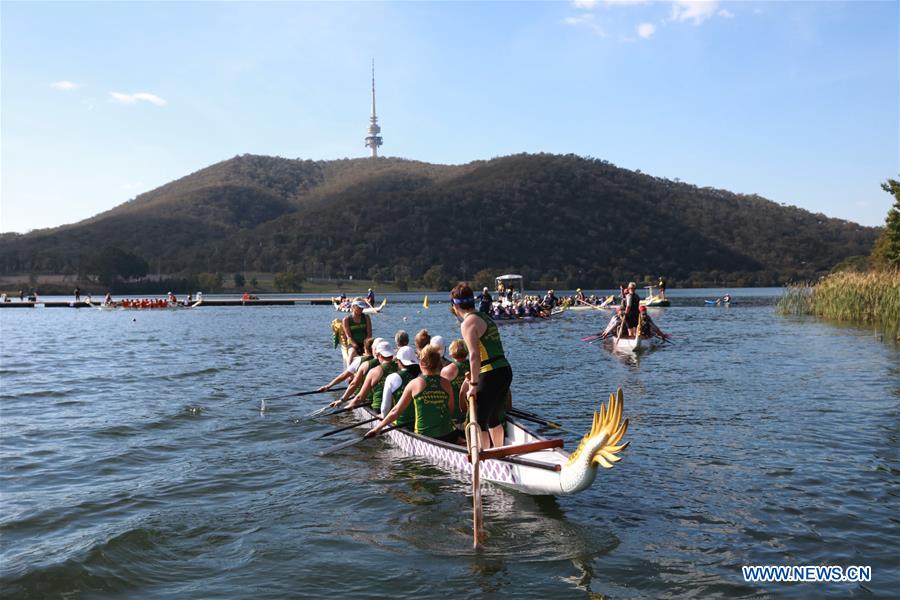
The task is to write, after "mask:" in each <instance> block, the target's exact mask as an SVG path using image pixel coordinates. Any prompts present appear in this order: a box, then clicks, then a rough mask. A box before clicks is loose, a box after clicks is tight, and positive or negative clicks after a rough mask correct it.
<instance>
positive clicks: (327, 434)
mask: <svg viewBox="0 0 900 600" xmlns="http://www.w3.org/2000/svg"><path fill="white" fill-rule="evenodd" d="M378 419H379V417H372V418H371V419H366V420H365V421H360V422H359V423H353V424H352V425H347V426H346V427H338V428H337V429H332V430H331V431H326V432H325V433H322V434H319V435H314V436H312V437H308V438H306V439H303V440H300V441H301V442H312V441H315V440H321V439H322V438H327V437H329V436H332V435H334V434H336V433H340V432H342V431H347V430H348V429H353V428H355V427H359V426H361V425H366V424H368V423H371V422H372V421H377V420H378Z"/></svg>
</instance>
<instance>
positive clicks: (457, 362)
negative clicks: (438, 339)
mask: <svg viewBox="0 0 900 600" xmlns="http://www.w3.org/2000/svg"><path fill="white" fill-rule="evenodd" d="M450 357H451V358H452V359H453V362H451V363H450V364H449V365H447V366H446V367H444V368H443V369H441V377H443V378H444V379H447V380H448V381H449V382H450V386H451V387H452V388H453V420H454V421H456V422H457V423H463V422H464V421H465V420H466V411H465V409H464V408H463V407H464V406H465V398H462V397H461V396H460V393H459V392H460V390H461V389H462V386H463V382H464V381H465V380H466V375H468V374H469V351H468V350H466V343H465V342H464V341H462V340H453V341H452V342H451V343H450Z"/></svg>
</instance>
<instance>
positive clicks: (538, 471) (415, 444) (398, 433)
mask: <svg viewBox="0 0 900 600" xmlns="http://www.w3.org/2000/svg"><path fill="white" fill-rule="evenodd" d="M353 414H354V416H355V417H357V418H359V419H362V420H365V419H371V418H372V417H373V416H376V413H375V412H374V411H372V410H371V409H368V408H357V409H355V410H354V411H353ZM374 425H375V423H374V422H373V423H370V424H367V425H366V427H367V428H372V427H374ZM460 435H462V434H460ZM382 437H386V438H387V439H388V441H390V443H391V444H393V445H394V446H396V447H397V448H399V449H400V450H402V451H403V452H404V453H406V454H408V455H410V456H419V457H422V458H425V459H428V460H429V461H431V462H434V463H435V464H438V465H440V466H442V467H445V468H447V469H449V470H451V471H453V472H454V473H457V474H461V475H463V476H465V477H471V475H472V465H471V464H470V463H469V458H468V454H467V452H466V448H465V446H459V445H456V444H448V443H446V442H441V441H439V440H435V439H432V438H428V437H425V436H421V435H418V434H416V433H413V432H411V431H407V430H402V429H393V430H391V431H387V432H385V433H383V434H382ZM544 439H547V438H544V437H541V436H539V435H538V434H536V433H534V432H532V431H530V430H528V429H527V428H526V427H525V426H524V425H522V424H521V423H519V422H518V421H517V420H515V419H513V418H508V419H507V422H506V441H505V443H506V444H522V443H526V442H535V441H538V440H544ZM568 460H569V453H568V452H565V451H564V450H561V449H558V448H554V449H550V450H541V451H539V452H531V453H529V454H525V455H521V456H518V457H511V458H505V459H491V460H485V461H482V462H481V472H480V474H481V479H482V480H485V481H490V482H491V483H494V484H497V485H500V486H503V487H506V488H510V489H513V490H516V491H519V492H523V493H525V494H532V495H539V496H545V495H553V496H560V495H567V494H568V493H571V492H566V491H565V490H564V487H563V484H562V476H561V473H562V467H563V465H565V464H566V462H567V461H568ZM594 475H596V472H595V470H592V473H591V474H590V479H591V482H592V481H593V478H594ZM585 483H586V484H587V485H589V484H590V482H585ZM578 489H583V487H579V488H578ZM573 491H577V490H573Z"/></svg>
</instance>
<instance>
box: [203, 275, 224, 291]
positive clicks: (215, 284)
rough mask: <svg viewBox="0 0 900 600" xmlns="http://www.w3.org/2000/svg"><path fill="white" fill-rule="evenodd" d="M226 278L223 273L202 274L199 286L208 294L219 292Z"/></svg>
mask: <svg viewBox="0 0 900 600" xmlns="http://www.w3.org/2000/svg"><path fill="white" fill-rule="evenodd" d="M223 283H224V278H223V277H222V274H221V273H200V275H198V276H197V285H199V286H200V288H201V289H203V290H206V291H208V292H218V291H220V290H221V289H222V284H223Z"/></svg>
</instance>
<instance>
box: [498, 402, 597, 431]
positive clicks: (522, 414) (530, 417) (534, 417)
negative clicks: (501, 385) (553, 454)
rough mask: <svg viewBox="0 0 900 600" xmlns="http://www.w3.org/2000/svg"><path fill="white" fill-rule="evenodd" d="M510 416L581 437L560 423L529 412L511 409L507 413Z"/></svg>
mask: <svg viewBox="0 0 900 600" xmlns="http://www.w3.org/2000/svg"><path fill="white" fill-rule="evenodd" d="M506 412H507V413H508V414H510V415H512V416H514V417H518V418H520V419H523V420H525V421H531V422H532V423H537V424H539V425H544V426H545V427H549V428H550V429H558V430H560V431H564V432H565V433H570V434H572V435H576V436H577V435H581V434H580V433H575V432H574V431H572V430H571V429H566V428H565V427H563V426H562V425H560V424H559V423H554V422H553V421H548V420H547V419H542V418H541V417H539V416H537V415H535V414H532V413H527V412H522V411H520V410H518V409H515V408H513V409H510V410H508V411H506Z"/></svg>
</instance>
